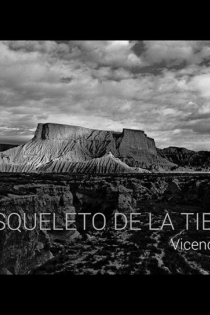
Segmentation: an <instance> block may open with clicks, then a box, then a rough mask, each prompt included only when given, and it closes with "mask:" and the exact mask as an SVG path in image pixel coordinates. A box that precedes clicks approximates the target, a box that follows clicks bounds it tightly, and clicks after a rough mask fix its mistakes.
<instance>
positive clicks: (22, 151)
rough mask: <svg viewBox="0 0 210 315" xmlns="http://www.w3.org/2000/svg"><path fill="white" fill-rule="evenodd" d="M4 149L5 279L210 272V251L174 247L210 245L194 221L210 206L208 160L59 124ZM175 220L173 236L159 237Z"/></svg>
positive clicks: (131, 134) (0, 201)
mask: <svg viewBox="0 0 210 315" xmlns="http://www.w3.org/2000/svg"><path fill="white" fill-rule="evenodd" d="M0 151H1V152H0V214H1V216H0V228H1V230H0V274H28V275H29V274H33V275H36V274H51V275H54V274H67V275H73V274H78V275H80V274H90V275H95V274H100V275H102V274H110V275H113V274H131V275H134V274H140V275H144V274H148V275H149V274H183V275H184V274H209V273H210V250H209V249H204V248H201V249H199V250H192V249H190V250H183V249H182V248H180V246H178V247H177V248H176V249H175V248H174V247H173V246H172V241H173V242H174V243H176V242H177V241H178V240H179V239H181V240H182V241H183V242H184V241H188V242H193V241H197V242H198V241H206V242H208V241H210V234H209V231H208V230H203V229H202V221H201V220H200V221H199V223H198V220H197V221H196V218H197V219H198V217H199V218H200V217H201V216H202V213H203V212H205V213H208V212H209V208H210V207H209V206H210V182H209V179H210V174H209V165H210V163H209V159H210V155H209V152H207V151H200V152H194V151H190V150H187V149H184V148H177V147H169V148H166V149H158V148H157V147H156V145H155V141H154V140H153V139H151V138H149V137H148V136H147V135H146V134H145V133H144V132H143V131H140V130H130V129H124V130H123V131H122V132H118V133H117V132H114V131H102V130H93V129H88V128H83V127H76V126H68V125H59V124H51V123H47V124H38V126H37V129H36V132H35V134H34V137H33V138H32V139H31V140H30V141H29V142H27V143H25V144H23V145H20V146H14V147H11V146H8V147H7V145H6V144H4V146H3V145H2V146H0ZM12 213H15V215H14V214H13V215H12ZM42 213H48V215H49V219H48V221H47V222H45V229H44V230H43V229H40V228H39V227H40V220H41V219H40V215H41V214H42ZM97 213H100V214H103V218H105V222H106V224H105V225H104V228H101V227H102V226H103V223H104V219H103V220H102V215H97ZM181 213H189V214H191V215H190V219H189V224H190V229H188V230H186V220H185V217H184V216H183V215H182V214H181ZM82 214H83V215H82ZM84 214H86V215H87V217H86V225H84ZM122 214H123V215H124V216H123V215H122ZM131 214H132V215H131ZM67 215H68V218H69V221H68V229H66V228H65V227H66V220H65V219H66V216H67ZM117 215H118V218H119V220H118V225H117V227H118V229H116V226H115V224H114V223H115V219H116V216H117ZM135 215H136V218H137V217H138V220H139V216H140V215H141V218H140V222H139V223H138V224H137V225H135V224H136V223H135V224H134V226H135V228H134V229H133V228H131V227H132V222H131V221H132V216H134V218H135ZM167 215H168V216H169V217H170V218H171V220H172V222H173V225H174V229H172V228H171V225H169V224H168V226H164V228H163V229H162V230H161V229H160V227H161V225H162V223H163V221H164V218H165V217H166V216H167ZM151 217H152V226H153V227H154V229H151V228H149V224H150V223H151V222H150V218H151ZM8 218H10V225H8V224H7V221H6V219H8ZM94 218H95V221H93V220H94ZM24 220H27V228H26V226H24V224H23V222H24ZM136 220H137V219H136ZM20 221H21V225H20V226H19V228H17V227H18V224H19V223H20ZM93 222H94V224H93ZM33 226H36V228H34V229H32V227H33ZM55 226H56V229H55ZM137 226H138V229H137ZM2 227H4V228H2ZM96 227H97V229H96Z"/></svg>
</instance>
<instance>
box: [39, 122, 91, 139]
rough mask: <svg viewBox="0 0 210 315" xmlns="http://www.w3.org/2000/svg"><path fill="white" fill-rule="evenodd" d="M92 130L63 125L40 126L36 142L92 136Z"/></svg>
mask: <svg viewBox="0 0 210 315" xmlns="http://www.w3.org/2000/svg"><path fill="white" fill-rule="evenodd" d="M91 131H92V129H89V128H84V127H78V126H71V125H63V124H53V123H46V124H40V123H39V124H38V126H37V129H36V131H35V134H34V138H33V139H34V140H38V139H39V140H69V139H76V138H78V137H82V136H84V135H87V134H90V133H91Z"/></svg>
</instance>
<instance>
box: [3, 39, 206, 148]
mask: <svg viewBox="0 0 210 315" xmlns="http://www.w3.org/2000/svg"><path fill="white" fill-rule="evenodd" d="M0 107H1V115H0V142H4V143H24V142H26V141H28V140H29V139H31V138H32V137H33V134H34V131H35V128H36V126H37V123H46V122H53V123H61V124H70V125H78V126H84V127H89V128H93V129H104V130H116V131H122V129H123V128H134V129H141V130H144V131H145V133H146V134H147V135H148V136H149V137H152V138H154V139H155V141H156V145H157V147H160V148H163V147H168V146H170V145H171V146H172V145H174V146H181V147H186V148H188V149H192V150H209V151H210V42H208V41H2V42H0Z"/></svg>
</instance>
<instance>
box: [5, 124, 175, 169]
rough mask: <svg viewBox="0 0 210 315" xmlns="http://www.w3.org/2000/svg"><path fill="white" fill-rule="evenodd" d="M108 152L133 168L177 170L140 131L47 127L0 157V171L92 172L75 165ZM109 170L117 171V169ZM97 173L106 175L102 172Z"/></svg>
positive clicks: (42, 125)
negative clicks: (48, 170)
mask: <svg viewBox="0 0 210 315" xmlns="http://www.w3.org/2000/svg"><path fill="white" fill-rule="evenodd" d="M109 152H111V153H112V155H113V156H114V157H115V158H119V159H120V160H121V161H122V162H124V163H126V164H127V165H128V166H130V167H139V168H144V169H149V170H156V171H158V170H159V169H163V170H164V169H166V170H169V169H171V168H172V167H173V166H174V164H173V163H172V162H169V161H168V160H166V159H164V158H162V157H160V156H158V154H157V151H156V147H155V142H154V140H153V139H151V138H149V137H147V135H146V134H145V133H144V132H143V131H141V130H130V129H124V130H123V132H122V133H116V132H112V131H102V130H92V129H88V128H83V127H77V126H68V125H59V124H50V123H47V124H38V126H37V130H36V132H35V135H34V137H33V139H32V140H30V141H29V142H28V143H26V144H25V145H21V146H18V147H17V148H13V149H10V150H7V151H5V152H3V153H1V154H0V171H1V172H36V171H38V169H46V168H47V163H48V164H49V163H50V164H52V163H53V164H54V165H53V167H54V169H55V170H57V171H61V172H62V171H63V172H64V171H66V167H65V166H64V164H65V163H68V165H69V169H71V172H85V173H86V172H92V169H91V168H89V167H88V166H87V167H82V168H80V167H78V166H77V167H76V164H75V163H77V162H85V161H90V160H93V159H97V158H103V157H104V156H105V155H106V154H107V153H109ZM73 162H74V163H73ZM71 163H72V164H71ZM102 164H103V163H101V165H102ZM48 166H49V165H48ZM121 166H122V165H121ZM96 168H97V167H96ZM121 168H122V167H121ZM80 169H81V170H80ZM106 169H107V171H108V170H109V169H110V171H112V172H115V169H116V172H117V171H118V168H117V167H114V168H109V167H107V168H106ZM97 171H99V173H103V172H101V170H100V168H99V169H98V168H97ZM130 171H131V172H132V170H130Z"/></svg>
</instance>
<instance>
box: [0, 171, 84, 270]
mask: <svg viewBox="0 0 210 315" xmlns="http://www.w3.org/2000/svg"><path fill="white" fill-rule="evenodd" d="M74 212H75V208H74V207H73V196H72V193H71V192H70V189H69V187H68V186H67V187H65V186H64V185H62V183H60V185H56V183H53V184H52V183H51V184H45V183H43V182H42V183H40V182H39V183H33V182H32V181H30V180H27V178H25V177H23V178H22V180H21V182H19V181H18V178H16V179H15V180H8V181H6V182H4V181H3V182H2V181H1V189H0V213H1V215H0V220H1V223H0V226H1V227H0V228H1V231H0V270H1V269H2V268H6V269H7V270H9V272H11V273H12V274H27V273H28V272H29V270H31V269H32V268H33V267H35V266H37V265H39V264H42V263H44V262H45V261H46V260H48V259H50V258H52V257H53V254H52V249H53V242H54V239H57V240H61V241H62V239H65V241H66V240H69V241H70V240H71V239H73V238H74V237H77V236H78V235H77V234H75V233H77V232H76V231H73V230H72V231H66V230H64V231H62V230H61V231H54V230H53V225H55V226H56V228H60V229H61V228H64V226H65V224H66V221H65V216H66V213H69V214H68V218H69V220H74V218H75V215H74V214H72V213H74ZM41 213H48V215H47V217H44V216H43V215H42V217H40V214H41ZM53 214H56V216H55V219H54V218H53ZM43 220H47V222H46V223H43ZM40 221H42V223H41V225H40ZM8 222H9V224H7V223H8ZM20 223H21V224H20ZM3 224H5V226H4V225H3ZM69 226H70V224H69ZM18 227H19V229H17V228H18ZM40 227H41V228H40ZM28 229H31V230H28ZM45 229H49V230H45Z"/></svg>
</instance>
